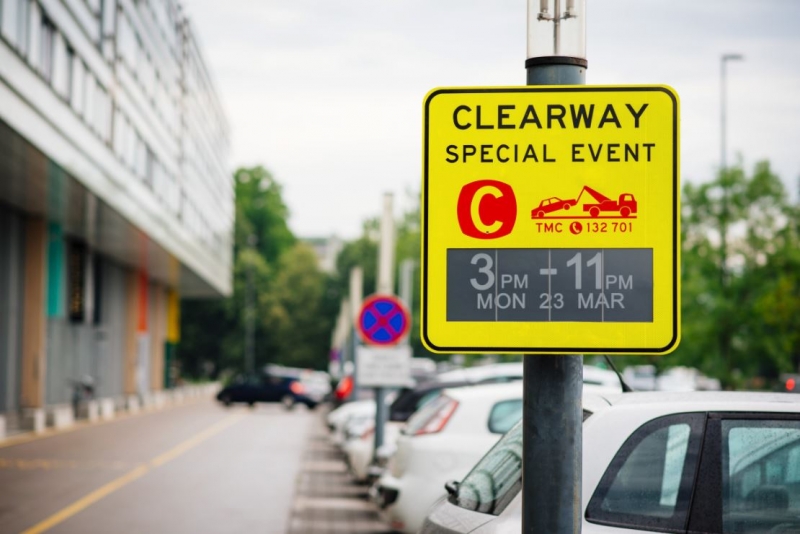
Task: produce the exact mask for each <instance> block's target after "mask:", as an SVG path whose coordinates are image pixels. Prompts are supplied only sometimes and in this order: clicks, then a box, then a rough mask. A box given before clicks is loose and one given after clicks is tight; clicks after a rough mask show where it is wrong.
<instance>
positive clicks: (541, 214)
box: [536, 210, 544, 219]
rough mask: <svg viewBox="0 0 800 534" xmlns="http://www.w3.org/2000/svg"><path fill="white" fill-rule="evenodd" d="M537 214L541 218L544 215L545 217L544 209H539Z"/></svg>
mask: <svg viewBox="0 0 800 534" xmlns="http://www.w3.org/2000/svg"><path fill="white" fill-rule="evenodd" d="M536 216H537V217H538V218H540V219H541V218H542V217H544V212H543V211H541V210H540V211H537V212H536Z"/></svg>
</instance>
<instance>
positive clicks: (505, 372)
mask: <svg viewBox="0 0 800 534" xmlns="http://www.w3.org/2000/svg"><path fill="white" fill-rule="evenodd" d="M502 377H505V378H509V379H512V380H522V362H512V363H495V364H491V365H477V366H475V367H465V368H464V369H454V370H452V371H446V372H444V373H439V374H438V375H437V376H436V380H438V381H440V382H455V381H457V380H465V381H470V382H481V381H483V380H487V379H492V378H502Z"/></svg>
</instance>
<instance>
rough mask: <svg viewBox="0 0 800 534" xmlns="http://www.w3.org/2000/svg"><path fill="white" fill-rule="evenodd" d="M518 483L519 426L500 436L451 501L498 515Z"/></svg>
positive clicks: (517, 487)
mask: <svg viewBox="0 0 800 534" xmlns="http://www.w3.org/2000/svg"><path fill="white" fill-rule="evenodd" d="M521 485H522V425H521V424H517V425H516V426H514V427H513V428H512V429H511V430H509V431H508V433H507V434H506V435H505V436H503V437H502V438H501V439H500V441H498V442H497V444H496V445H495V446H494V447H492V449H491V450H490V451H489V452H488V453H487V454H486V456H484V457H483V458H482V459H481V460H480V461H479V462H478V463H477V464H476V465H475V467H474V468H473V469H472V471H470V472H469V474H468V475H467V476H466V477H465V478H464V480H463V481H462V482H461V483H460V484H459V486H458V492H457V493H456V495H455V497H454V500H453V502H454V504H455V505H456V506H459V507H461V508H465V509H467V510H473V511H476V512H482V513H485V514H492V515H499V514H500V513H501V512H502V511H503V510H504V509H505V507H506V506H508V503H509V502H511V500H513V498H514V497H515V496H516V495H517V493H519V489H520V487H521Z"/></svg>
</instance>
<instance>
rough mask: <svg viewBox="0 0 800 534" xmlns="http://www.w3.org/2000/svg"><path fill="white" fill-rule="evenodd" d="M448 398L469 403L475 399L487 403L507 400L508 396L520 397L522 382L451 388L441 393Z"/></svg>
mask: <svg viewBox="0 0 800 534" xmlns="http://www.w3.org/2000/svg"><path fill="white" fill-rule="evenodd" d="M443 393H444V394H445V395H447V396H448V397H452V398H454V399H456V400H457V401H470V400H472V399H475V398H482V399H485V400H487V401H489V402H491V401H492V400H494V399H500V398H507V397H508V396H509V395H511V396H514V397H521V396H522V382H521V381H515V382H505V383H502V384H475V385H473V386H470V387H468V388H452V389H445V390H444V391H443Z"/></svg>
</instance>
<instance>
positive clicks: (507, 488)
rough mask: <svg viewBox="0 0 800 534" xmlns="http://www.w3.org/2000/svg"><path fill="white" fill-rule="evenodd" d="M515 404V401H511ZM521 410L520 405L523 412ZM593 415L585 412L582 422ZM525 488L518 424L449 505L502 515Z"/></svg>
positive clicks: (476, 467)
mask: <svg viewBox="0 0 800 534" xmlns="http://www.w3.org/2000/svg"><path fill="white" fill-rule="evenodd" d="M511 402H514V401H511ZM521 410H522V407H521V406H520V413H521ZM589 416H591V412H589V411H588V410H584V411H583V420H584V421H586V419H588V418H589ZM521 487H522V423H520V422H519V417H518V418H517V423H516V424H515V425H514V426H513V427H512V428H511V429H510V430H509V431H508V432H507V433H506V435H505V436H503V437H502V438H500V441H498V442H497V443H496V444H495V445H494V447H492V448H491V449H490V450H489V452H487V453H486V455H485V456H484V457H483V458H481V460H480V461H479V462H478V463H477V464H476V465H475V467H473V468H472V471H470V472H469V474H468V475H467V476H466V477H465V478H464V480H463V481H462V482H461V483H460V484H459V486H458V491H457V493H456V494H455V495H454V496H452V497H450V502H452V503H453V504H455V505H456V506H460V507H461V508H465V509H467V510H473V511H476V512H481V513H484V514H492V515H500V514H501V513H502V512H503V510H505V508H506V506H508V503H510V502H511V501H512V500H513V499H514V497H516V496H517V494H519V491H520V488H521Z"/></svg>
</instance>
